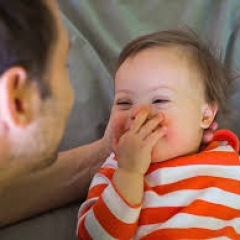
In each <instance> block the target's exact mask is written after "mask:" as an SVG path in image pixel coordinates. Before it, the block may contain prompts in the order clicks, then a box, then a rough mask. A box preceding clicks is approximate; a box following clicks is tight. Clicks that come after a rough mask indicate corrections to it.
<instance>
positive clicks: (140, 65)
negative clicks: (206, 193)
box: [112, 31, 230, 161]
mask: <svg viewBox="0 0 240 240" xmlns="http://www.w3.org/2000/svg"><path fill="white" fill-rule="evenodd" d="M228 79H229V78H228V76H227V74H226V72H225V71H224V68H223V67H222V66H221V64H220V63H219V62H218V61H217V60H216V59H215V58H214V57H213V56H212V55H211V53H210V52H209V51H208V49H207V48H205V47H204V45H202V43H201V42H200V41H199V40H198V38H197V37H196V36H194V35H192V34H189V33H186V32H182V31H163V32H157V33H153V34H151V35H147V36H143V37H140V38H138V39H136V40H134V41H132V42H130V43H129V44H128V45H127V46H126V47H125V48H124V49H123V51H122V53H121V54H120V57H119V61H118V64H117V70H116V75H115V86H116V87H115V89H116V95H115V104H114V107H113V111H112V113H113V115H114V117H113V119H115V128H116V129H117V130H115V132H117V131H119V129H123V125H124V124H125V128H126V129H128V128H129V125H131V121H132V119H133V118H134V115H135V114H136V112H138V111H140V110H141V109H142V110H144V111H148V112H149V117H151V115H155V114H159V113H161V114H162V115H163V116H164V121H163V122H162V125H164V126H166V127H167V133H166V135H165V136H164V137H163V138H162V139H160V140H159V142H158V143H157V145H156V147H155V148H154V151H153V161H162V160H166V159H170V158H173V157H177V156H182V155H188V154H191V153H194V152H197V151H198V148H199V145H200V143H201V141H202V134H203V130H204V129H206V128H208V127H209V125H210V124H211V122H212V121H213V119H214V117H215V115H216V112H217V109H218V107H220V108H221V109H222V110H224V109H225V107H226V105H225V101H226V99H227V97H228V89H229V84H230V81H228ZM136 109H137V110H136ZM115 135H118V136H119V133H115Z"/></svg>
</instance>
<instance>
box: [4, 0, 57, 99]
mask: <svg viewBox="0 0 240 240" xmlns="http://www.w3.org/2000/svg"><path fill="white" fill-rule="evenodd" d="M46 1H48V0H23V1H21V0H0V75H1V74H3V73H4V72H5V71H6V70H7V69H9V68H11V67H14V66H21V67H23V68H24V69H25V70H26V72H27V74H28V78H29V79H28V80H29V81H31V80H36V82H37V85H38V87H39V90H40V93H41V96H42V97H43V98H44V97H46V96H48V95H49V94H50V91H49V86H48V83H47V81H46V79H44V77H45V74H46V70H47V65H48V59H49V56H50V53H51V48H52V47H53V45H54V42H55V41H56V39H57V29H56V21H55V19H54V16H53V15H52V13H51V11H50V9H49V8H48V6H47V5H46Z"/></svg>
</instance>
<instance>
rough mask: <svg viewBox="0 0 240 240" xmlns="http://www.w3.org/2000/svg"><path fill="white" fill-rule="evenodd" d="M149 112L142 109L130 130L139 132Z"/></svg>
mask: <svg viewBox="0 0 240 240" xmlns="http://www.w3.org/2000/svg"><path fill="white" fill-rule="evenodd" d="M148 115H149V113H148V112H147V111H141V112H140V113H138V114H137V115H136V117H135V119H134V120H133V123H132V124H131V127H130V131H131V132H133V133H137V132H138V131H139V129H140V128H141V127H142V125H143V124H144V123H145V121H146V119H147V117H148Z"/></svg>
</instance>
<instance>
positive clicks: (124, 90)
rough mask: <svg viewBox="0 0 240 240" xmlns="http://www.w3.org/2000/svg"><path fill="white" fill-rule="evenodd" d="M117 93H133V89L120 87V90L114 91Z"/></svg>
mask: <svg viewBox="0 0 240 240" xmlns="http://www.w3.org/2000/svg"><path fill="white" fill-rule="evenodd" d="M117 93H128V94H133V91H132V90H130V89H120V90H117V91H116V94H117Z"/></svg>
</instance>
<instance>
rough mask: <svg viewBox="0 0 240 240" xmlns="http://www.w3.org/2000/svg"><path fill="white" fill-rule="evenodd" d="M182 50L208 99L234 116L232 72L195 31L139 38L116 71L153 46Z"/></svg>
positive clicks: (125, 50)
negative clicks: (197, 73)
mask: <svg viewBox="0 0 240 240" xmlns="http://www.w3.org/2000/svg"><path fill="white" fill-rule="evenodd" d="M175 46H177V47H180V48H182V50H183V51H184V50H185V52H184V54H185V53H186V56H187V58H189V57H190V58H191V61H192V62H193V64H194V65H195V66H196V67H197V69H198V71H199V73H200V76H201V77H202V79H203V83H204V86H205V97H206V100H207V101H208V102H209V103H216V104H218V106H219V111H220V112H221V113H225V114H226V113H231V112H230V111H229V106H228V105H227V101H228V98H229V95H230V93H231V92H232V81H233V80H234V78H233V76H232V73H231V71H230V70H228V69H227V68H226V67H225V66H224V65H223V64H222V63H221V61H220V59H217V58H216V57H215V55H214V53H213V50H210V48H209V46H211V44H210V43H208V46H207V45H206V44H204V43H203V42H202V41H200V40H199V38H198V36H197V35H196V34H195V33H194V32H193V31H185V30H178V29H176V30H166V31H160V32H154V33H152V34H148V35H144V36H141V37H138V38H136V39H135V40H133V41H131V42H130V43H128V44H127V45H126V46H125V48H124V49H123V50H122V52H121V53H120V55H119V58H118V61H117V65H116V70H115V73H116V71H117V70H118V68H119V67H120V66H121V64H122V63H123V62H124V61H125V60H126V59H127V58H128V57H131V56H134V55H136V54H137V53H139V52H141V51H143V50H145V49H147V48H152V47H175ZM188 53H189V54H188Z"/></svg>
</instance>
